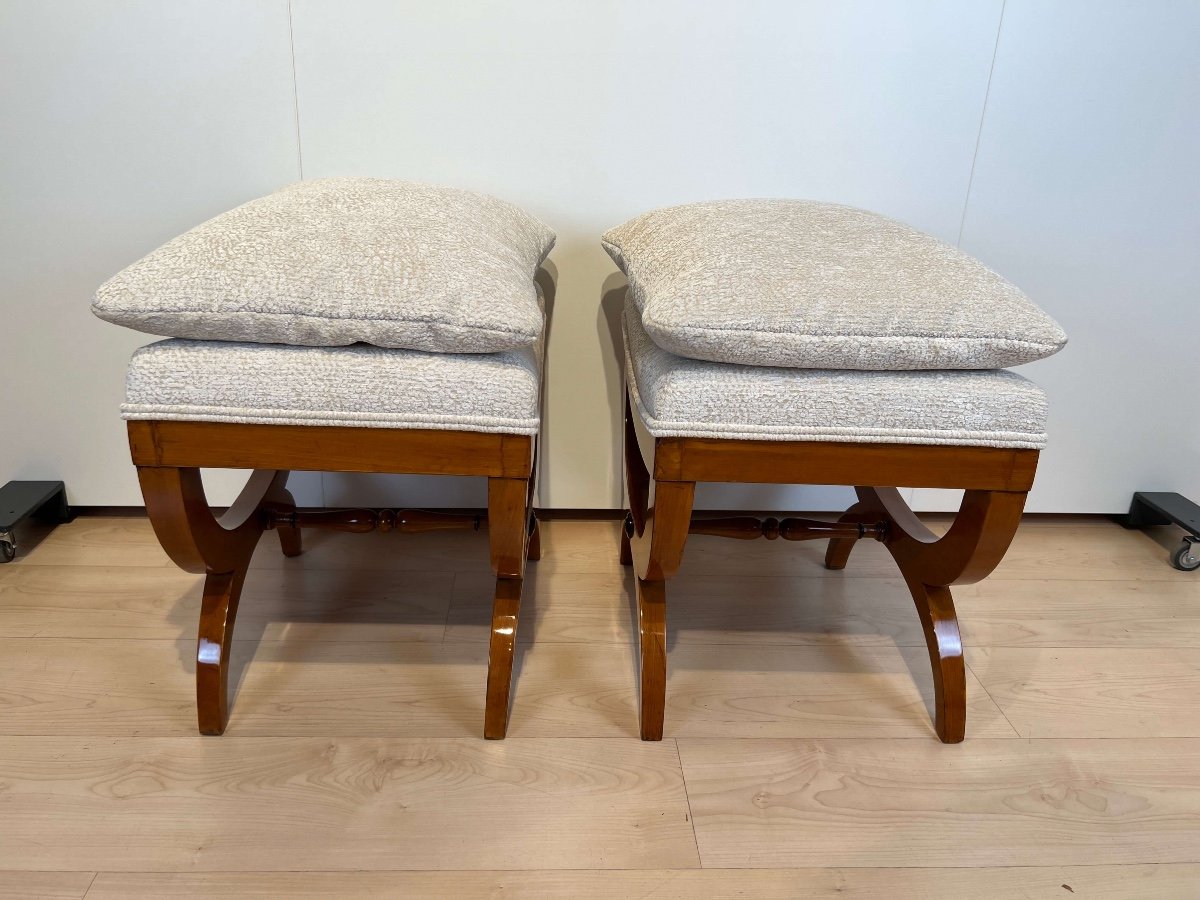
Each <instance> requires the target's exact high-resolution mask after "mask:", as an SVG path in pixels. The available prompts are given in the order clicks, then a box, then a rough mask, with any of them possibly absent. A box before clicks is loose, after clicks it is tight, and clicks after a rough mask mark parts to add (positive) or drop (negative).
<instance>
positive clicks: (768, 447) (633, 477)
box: [621, 397, 1038, 744]
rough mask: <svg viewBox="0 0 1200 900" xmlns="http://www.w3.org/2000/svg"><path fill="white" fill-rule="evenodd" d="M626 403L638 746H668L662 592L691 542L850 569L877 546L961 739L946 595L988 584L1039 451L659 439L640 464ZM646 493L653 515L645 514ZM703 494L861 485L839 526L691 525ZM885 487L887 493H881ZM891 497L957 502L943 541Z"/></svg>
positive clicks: (937, 718)
mask: <svg viewBox="0 0 1200 900" xmlns="http://www.w3.org/2000/svg"><path fill="white" fill-rule="evenodd" d="M634 415H635V412H634V410H633V407H632V405H631V403H630V400H629V398H628V397H626V401H625V454H624V456H625V477H626V484H627V487H628V491H629V513H628V515H627V517H626V520H625V529H624V532H623V534H622V541H621V562H622V563H624V564H626V565H632V566H633V567H634V571H635V580H636V582H637V585H636V590H637V612H638V624H639V632H640V634H639V645H640V654H639V658H640V663H639V668H640V672H639V680H640V685H641V736H642V740H647V741H657V740H661V739H662V736H663V719H664V716H665V712H666V681H667V657H666V583H667V581H668V580H669V579H670V578H671V577H672V576H673V575H674V574H675V573H676V572H677V571H678V570H679V566H680V563H681V562H682V559H683V550H684V545H685V543H686V541H687V538H688V535H689V534H708V535H716V536H720V537H733V538H742V539H747V538H755V537H759V536H763V537H767V538H769V539H773V538H778V537H782V538H784V539H786V540H811V539H817V538H830V541H829V547H828V550H827V551H826V554H825V565H826V567H827V568H830V569H842V568H845V566H846V563H847V561H848V559H849V557H850V551H851V550H852V549H853V547H854V543H855V541H857V540H859V539H860V538H864V537H873V538H875V539H876V540H879V541H881V542H882V543H883V544H884V545H885V546H886V547H887V549H888V551H889V552H890V553H891V555H892V557H893V559H895V561H896V564H897V565H898V566H899V569H900V573H901V575H902V576H903V577H904V581H905V583H906V584H907V585H908V589H909V591H910V593H911V594H912V597H913V602H914V603H915V604H916V607H917V614H918V615H919V616H920V619H921V625H922V627H923V629H924V633H925V642H926V645H927V647H928V650H929V659H930V662H931V664H932V666H933V685H934V726H935V729H936V731H937V735H938V737H939V738H940V739H941V740H942V741H943V742H945V743H948V744H952V743H958V742H959V741H961V740H963V738H964V736H965V734H966V713H967V699H966V670H965V666H964V664H963V655H962V639H961V637H960V635H959V628H958V619H957V617H956V616H955V612H954V600H953V597H952V596H951V594H950V586H951V585H953V584H971V583H974V582H976V581H979V580H981V579H983V578H985V577H986V576H987V575H989V574H990V573H991V572H992V570H993V569H994V568H995V567H996V566H997V564H999V562H1000V560H1001V559H1003V557H1004V554H1005V552H1006V551H1007V550H1008V547H1009V545H1010V544H1011V542H1012V539H1013V536H1014V534H1015V533H1016V529H1017V525H1018V524H1019V523H1020V520H1021V513H1022V511H1023V510H1024V507H1025V498H1026V496H1027V495H1028V492H1029V489H1030V488H1031V487H1032V486H1033V477H1034V473H1035V472H1036V470H1037V461H1038V451H1037V450H1021V449H998V448H992V447H960V446H942V445H917V444H865V443H849V442H833V441H813V442H807V441H749V440H717V439H710V438H687V437H666V438H657V439H655V440H654V447H653V459H652V460H650V461H649V465H647V461H646V460H645V459H644V458H643V455H642V450H641V448H640V446H639V444H638V438H637V432H636V429H635V426H634ZM651 479H653V487H654V494H653V503H652V504H651V500H650V488H651ZM698 481H724V482H749V483H767V484H838V485H840V484H850V485H857V487H856V488H855V491H856V493H857V495H858V502H857V503H855V504H854V505H853V506H851V507H850V508H849V509H848V510H847V511H846V512H845V513H844V514H843V515H842V516H841V518H840V519H839V520H838V522H837V523H827V522H814V521H811V520H805V519H785V520H783V522H778V521H776V520H774V519H768V520H766V521H759V520H757V519H754V518H753V517H746V516H738V517H732V518H725V519H693V518H692V501H693V497H694V494H695V489H696V482H698ZM885 485H886V486H885ZM892 485H902V486H904V487H936V488H951V489H961V490H963V491H964V495H963V500H962V505H961V507H960V509H959V512H958V515H957V517H956V518H955V520H954V523H953V525H952V526H951V527H950V529H949V531H948V532H947V533H946V534H945V535H943V536H942V537H938V536H936V535H935V534H933V533H932V532H931V531H930V530H929V529H928V528H926V527H925V526H924V525H923V524H922V523H921V522H920V520H918V519H917V517H916V515H914V514H913V512H912V510H911V509H909V507H908V505H907V504H906V503H905V502H904V500H903V498H902V497H901V496H900V493H899V491H898V490H897V489H896V487H893V486H892Z"/></svg>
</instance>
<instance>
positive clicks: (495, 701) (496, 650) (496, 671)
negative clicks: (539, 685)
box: [483, 578, 522, 740]
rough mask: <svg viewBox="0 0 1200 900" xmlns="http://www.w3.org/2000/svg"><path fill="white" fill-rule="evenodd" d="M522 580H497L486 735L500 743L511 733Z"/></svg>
mask: <svg viewBox="0 0 1200 900" xmlns="http://www.w3.org/2000/svg"><path fill="white" fill-rule="evenodd" d="M521 581H522V579H520V578H497V579H496V599H495V602H494V603H493V604H492V637H491V642H490V644H489V647H488V676H487V702H486V705H485V708H484V714H483V736H484V737H485V738H489V739H491V740H499V739H500V738H502V737H504V735H505V733H506V732H507V731H508V707H509V693H510V690H509V689H510V687H511V686H512V670H513V656H514V652H515V649H516V645H517V614H518V613H519V612H520V609H521Z"/></svg>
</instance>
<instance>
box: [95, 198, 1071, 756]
mask: <svg viewBox="0 0 1200 900" xmlns="http://www.w3.org/2000/svg"><path fill="white" fill-rule="evenodd" d="M553 240H554V236H553V234H552V233H551V232H550V231H549V230H548V229H546V228H545V226H543V225H542V224H541V223H539V222H537V221H536V220H535V219H533V218H532V217H529V216H527V215H526V214H524V213H523V212H521V211H520V210H518V209H516V208H515V207H512V206H510V205H509V204H506V203H503V202H501V201H499V200H495V199H494V198H490V197H486V196H483V195H479V194H472V193H468V192H464V191H455V190H451V189H447V188H439V187H433V186H429V185H418V184H414V183H408V182H394V181H383V180H377V179H324V180H320V181H311V182H302V183H300V184H297V185H292V186H290V187H288V188H285V189H284V190H282V191H280V192H278V193H276V194H272V195H270V196H269V197H266V198H263V199H261V200H257V201H253V202H251V203H249V204H246V205H245V206H242V207H239V208H238V209H235V210H233V211H231V212H229V213H226V214H224V215H222V216H218V217H217V218H216V219H213V220H211V221H209V222H207V223H205V224H203V225H201V226H199V227H197V228H196V229H193V230H192V231H190V232H188V233H186V234H184V235H182V236H181V237H179V238H176V239H175V240H174V241H171V242H170V243H168V244H166V245H165V246H164V247H162V248H160V249H159V250H157V251H155V252H154V253H152V254H150V255H149V256H147V257H146V258H144V259H143V260H141V261H139V262H138V263H135V264H134V265H133V266H131V267H130V268H128V269H126V270H125V271H123V272H122V273H120V274H119V275H117V276H116V277H115V278H113V279H111V280H110V281H109V282H107V283H106V284H105V285H104V286H103V287H102V288H101V289H100V290H99V291H98V293H97V296H96V298H95V300H94V303H93V308H94V310H95V312H96V313H97V314H98V315H100V316H101V317H102V318H105V319H108V320H110V321H114V322H117V323H118V324H122V325H127V326H129V327H133V328H137V329H139V330H142V331H148V332H150V333H154V334H165V335H171V336H172V337H173V339H171V340H167V341H162V342H159V343H156V344H151V345H150V346H147V347H143V348H142V349H140V350H139V351H137V352H136V353H135V354H134V357H133V359H132V361H131V363H130V366H129V372H128V378H127V390H126V402H125V404H124V405H123V407H122V414H123V416H124V418H125V419H127V420H128V430H129V440H130V447H131V451H132V456H133V462H134V463H135V465H136V466H137V471H138V477H139V480H140V483H141V488H142V492H143V496H144V498H145V502H146V509H147V512H148V514H149V517H150V520H151V522H152V523H153V526H154V529H155V533H156V535H157V536H158V538H159V540H160V541H161V543H162V545H163V547H164V548H165V550H166V551H167V553H168V554H169V555H170V557H171V558H172V560H174V561H175V562H176V563H177V564H178V565H179V566H180V567H182V568H183V569H185V570H187V571H189V572H196V573H199V574H204V575H205V576H206V577H205V583H204V591H203V601H202V607H201V612H200V626H199V638H198V646H197V654H196V660H197V668H196V695H197V704H198V714H199V725H200V731H201V732H202V733H205V734H220V733H221V732H222V731H223V730H224V729H225V725H226V722H227V720H228V707H227V703H228V700H227V696H228V689H227V682H228V671H229V653H230V644H231V640H232V635H233V625H234V617H235V614H236V611H237V605H238V599H239V595H240V593H241V589H242V584H243V582H244V580H245V577H246V573H247V569H248V566H249V562H250V557H251V554H252V553H253V551H254V549H255V546H256V544H257V542H258V541H259V539H260V537H261V536H262V535H263V533H264V532H265V531H268V530H274V531H276V532H277V533H278V535H279V538H280V541H281V544H282V548H283V552H284V553H285V554H286V555H289V556H295V555H297V554H299V553H300V552H301V538H300V534H301V529H303V528H305V527H319V526H325V527H332V528H337V529H340V530H343V531H369V530H373V529H376V528H378V529H381V530H385V531H386V530H396V531H402V532H414V531H430V530H439V529H447V528H478V527H480V524H481V521H480V518H481V517H478V516H470V515H452V514H438V513H431V512H421V511H415V510H383V511H378V510H359V511H342V512H337V511H324V512H306V511H298V510H297V509H296V507H295V503H294V502H293V499H292V497H291V495H290V494H289V493H288V491H287V489H286V481H287V477H288V472H289V471H291V470H314V471H332V472H386V473H409V474H422V475H470V476H486V477H487V479H488V511H487V530H488V535H489V542H490V548H491V564H492V569H493V571H494V573H495V575H496V588H495V599H494V606H493V612H492V629H491V644H490V656H489V664H488V677H487V696H486V705H485V724H484V735H485V737H488V738H501V737H503V736H504V734H505V731H506V728H507V721H508V712H509V694H510V684H511V677H512V666H513V652H514V644H515V640H516V632H517V619H518V612H519V608H520V600H521V588H522V579H523V577H524V574H525V566H526V560H527V559H538V558H539V556H540V553H541V542H540V535H539V530H538V521H537V517H536V515H535V513H534V493H535V481H536V478H535V472H536V463H537V456H538V452H539V451H538V432H539V425H540V420H541V415H540V410H541V396H542V378H541V372H542V360H543V357H544V353H545V338H546V329H545V327H544V322H546V321H548V319H549V315H548V314H549V311H550V308H551V306H552V304H553V299H554V283H553V281H552V279H551V277H550V276H549V274H548V273H547V271H546V270H545V269H544V268H542V264H543V263H544V261H545V258H546V255H547V254H548V253H549V251H550V249H551V247H552V245H553ZM604 246H605V249H606V250H607V251H608V252H609V253H610V255H611V256H612V257H613V258H614V260H616V262H617V264H618V265H619V266H620V268H621V269H622V270H623V271H624V273H625V274H626V276H627V279H628V283H629V287H628V300H627V302H626V304H625V308H624V326H623V331H624V356H625V370H626V375H627V386H628V398H627V401H626V407H625V470H626V479H627V487H628V495H629V506H628V510H629V511H628V515H627V516H626V518H625V520H624V523H623V540H622V546H621V561H622V562H623V563H625V564H627V565H632V566H633V567H634V569H635V572H636V583H637V587H636V590H637V608H638V624H639V630H640V669H641V674H640V679H641V736H642V738H643V739H646V740H658V739H660V738H661V737H662V734H663V718H664V712H665V692H666V589H665V588H666V582H667V581H668V579H670V578H671V576H673V575H674V574H675V573H676V572H677V571H678V569H679V567H680V563H681V560H682V557H683V552H684V546H685V543H686V541H687V539H688V536H689V535H694V534H702V535H716V536H722V537H731V538H739V539H750V538H758V537H766V538H768V539H775V538H782V539H784V540H810V539H828V540H829V548H828V551H827V553H826V565H827V566H828V567H829V568H832V569H840V568H843V567H844V566H845V565H846V562H847V558H848V557H849V555H850V552H851V549H852V547H853V546H854V543H855V541H857V540H860V539H864V538H870V539H874V540H877V541H881V542H883V544H884V545H885V546H886V547H887V549H888V550H889V551H890V553H891V555H892V556H893V557H894V558H895V560H896V562H897V564H898V566H899V568H900V571H901V573H902V575H903V577H904V579H905V581H906V583H907V585H908V587H909V589H910V591H911V592H912V596H913V599H914V601H915V603H916V607H917V612H918V614H919V616H920V618H921V622H922V625H923V626H924V631H925V637H926V641H927V643H928V648H929V655H930V659H931V662H932V664H933V674H934V687H935V695H936V696H935V724H936V729H937V733H938V736H939V737H940V738H941V739H942V740H943V741H946V742H955V741H960V740H962V739H963V736H964V728H965V715H966V683H965V670H964V665H963V657H962V646H961V642H960V639H959V632H958V625H957V621H956V619H955V613H954V606H953V601H952V599H951V594H950V590H949V588H950V586H951V585H952V584H956V583H964V582H972V581H977V580H979V579H981V578H983V577H984V576H986V575H987V574H988V573H989V572H990V571H991V570H992V569H993V568H994V567H995V566H996V565H997V563H999V561H1000V560H1001V558H1002V557H1003V555H1004V553H1005V551H1006V550H1007V548H1008V546H1009V543H1010V541H1011V540H1012V537H1013V535H1014V532H1015V530H1016V528H1017V525H1018V522H1019V520H1020V517H1021V512H1022V509H1023V506H1024V503H1025V497H1026V494H1027V492H1028V491H1029V489H1030V487H1031V486H1032V483H1033V476H1034V471H1035V468H1036V465H1037V459H1038V452H1039V449H1040V448H1041V447H1042V446H1043V445H1044V442H1045V417H1046V410H1045V399H1044V396H1043V394H1042V392H1041V391H1040V390H1039V389H1038V388H1037V387H1036V386H1034V385H1033V384H1032V383H1030V382H1028V381H1027V380H1025V379H1024V378H1022V377H1020V376H1018V375H1015V374H1013V373H1011V372H1007V371H1004V370H1003V369H1004V366H1007V365H1016V364H1019V363H1022V362H1028V361H1030V360H1032V359H1037V358H1040V357H1043V356H1047V355H1049V354H1050V353H1053V352H1054V351H1055V350H1057V349H1058V348H1059V347H1061V346H1062V344H1063V343H1064V341H1065V336H1064V335H1063V334H1062V332H1061V329H1059V328H1058V326H1057V325H1055V324H1054V322H1053V321H1052V320H1051V319H1049V317H1047V316H1046V315H1045V314H1044V313H1042V312H1041V311H1040V310H1038V309H1037V307H1036V306H1034V305H1033V304H1032V303H1031V302H1030V301H1028V300H1027V299H1026V298H1025V297H1024V296H1023V295H1022V294H1021V293H1020V292H1019V291H1017V289H1016V288H1014V287H1013V286H1012V285H1010V284H1008V283H1007V282H1005V281H1003V280H1002V279H1001V278H1000V277H999V276H997V275H995V273H992V272H991V271H990V270H988V269H986V268H985V267H984V266H982V265H981V264H979V263H978V262H976V261H974V260H972V259H971V258H970V257H967V256H966V255H965V254H962V253H960V252H959V251H957V250H955V249H954V248H951V247H948V246H946V245H944V244H942V243H940V242H938V241H936V240H934V239H933V238H931V237H929V236H927V235H924V234H921V233H920V232H918V231H916V230H914V229H911V228H909V227H907V226H904V225H901V224H900V223H897V222H894V221H892V220H889V219H886V218H883V217H881V216H876V215H874V214H871V213H867V212H864V211H861V210H856V209H851V208H848V207H841V206H834V205H830V204H820V203H811V202H805V201H788V200H761V201H726V202H718V203H707V204H694V205H691V206H684V207H676V208H673V209H666V210H659V211H656V212H652V213H648V214H646V215H644V216H641V217H638V218H637V219H634V220H632V221H630V222H628V223H626V224H625V225H622V226H620V227H618V228H616V229H613V230H612V231H610V232H609V233H608V234H606V235H605V237H604ZM203 467H218V468H239V469H251V470H255V471H254V474H253V476H252V477H251V479H250V481H249V482H248V484H247V485H246V487H245V489H244V490H243V492H242V494H241V496H240V497H239V498H238V500H237V501H236V502H235V503H234V505H233V506H232V507H231V508H230V509H229V510H228V511H227V512H225V513H224V514H223V515H222V516H220V517H219V518H218V517H217V516H215V515H214V514H213V512H211V511H210V508H209V506H208V503H207V501H206V499H205V495H204V489H203V486H202V484H201V479H200V469H201V468H203ZM704 481H717V482H757V483H772V484H829V485H854V486H856V490H857V494H858V502H857V503H856V504H855V505H854V506H852V507H851V508H850V509H849V510H848V511H847V512H846V513H845V514H844V515H843V516H841V518H840V519H838V520H837V521H836V522H820V521H815V520H809V519H800V518H785V519H783V520H782V521H779V520H776V519H766V520H759V519H756V518H752V517H748V516H735V517H718V518H702V517H701V518H696V517H693V512H692V506H693V499H694V492H695V485H696V483H697V482H704ZM898 486H903V487H937V488H957V489H962V490H964V491H965V494H964V498H963V501H962V508H961V510H960V512H959V514H958V516H957V518H956V519H955V521H954V523H953V525H952V526H951V527H950V528H949V530H948V531H947V532H946V533H945V534H944V535H943V536H941V537H937V536H935V535H933V534H932V533H931V532H930V531H929V530H928V529H926V528H925V527H924V526H923V525H922V524H921V523H920V522H919V521H918V520H917V518H916V517H915V516H914V515H913V513H912V512H911V511H910V509H909V508H908V506H907V505H906V504H905V502H904V501H903V499H902V498H901V495H900V493H899V492H898V490H897V487H898ZM731 602H733V601H731Z"/></svg>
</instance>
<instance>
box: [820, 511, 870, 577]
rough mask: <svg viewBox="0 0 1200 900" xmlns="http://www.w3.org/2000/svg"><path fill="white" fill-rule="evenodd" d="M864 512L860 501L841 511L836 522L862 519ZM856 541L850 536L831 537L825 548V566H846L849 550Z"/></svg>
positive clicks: (829, 567) (830, 567) (835, 567)
mask: <svg viewBox="0 0 1200 900" xmlns="http://www.w3.org/2000/svg"><path fill="white" fill-rule="evenodd" d="M865 513H867V509H866V507H865V506H864V505H863V504H862V503H855V504H854V505H853V506H851V507H850V508H849V509H848V510H846V511H845V512H844V513H842V515H841V518H839V519H838V522H857V521H860V520H862V519H863V517H864V514H865ZM857 543H858V541H856V540H852V539H851V538H833V539H831V540H830V541H829V547H828V548H826V550H825V568H827V569H844V568H846V563H847V562H849V561H850V551H851V550H853V549H854V545H855V544H857Z"/></svg>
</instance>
